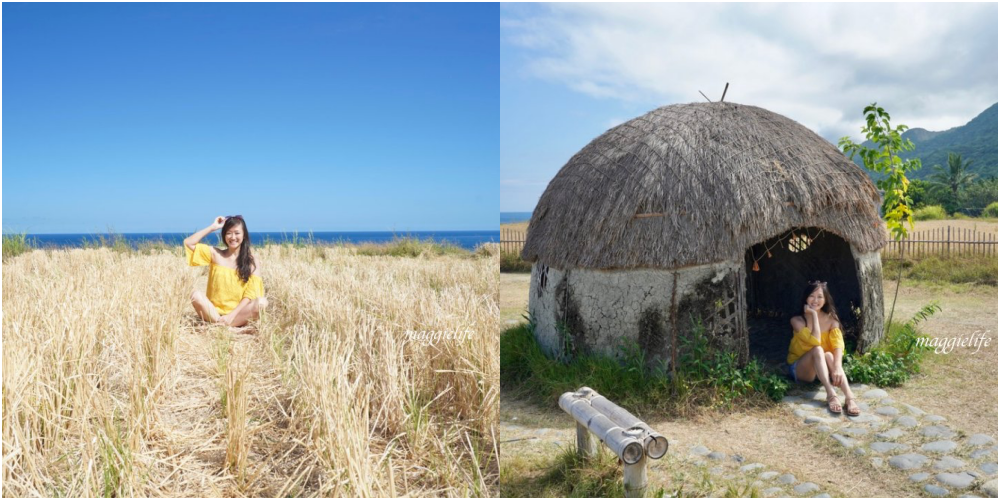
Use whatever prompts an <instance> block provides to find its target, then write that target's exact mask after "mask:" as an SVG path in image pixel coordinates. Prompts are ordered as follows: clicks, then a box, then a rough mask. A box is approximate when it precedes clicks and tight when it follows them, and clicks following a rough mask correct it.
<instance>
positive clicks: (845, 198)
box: [521, 103, 886, 269]
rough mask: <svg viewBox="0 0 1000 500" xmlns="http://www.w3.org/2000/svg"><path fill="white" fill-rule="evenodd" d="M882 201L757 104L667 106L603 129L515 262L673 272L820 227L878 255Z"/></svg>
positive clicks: (565, 176) (557, 186)
mask: <svg viewBox="0 0 1000 500" xmlns="http://www.w3.org/2000/svg"><path fill="white" fill-rule="evenodd" d="M879 201H880V200H879V194H878V191H877V190H876V189H875V186H874V185H873V184H872V182H871V181H870V180H869V179H868V177H867V176H866V175H865V173H864V172H863V171H862V170H861V169H860V168H858V167H857V166H856V165H855V164H854V163H852V162H851V161H850V160H848V159H847V158H846V157H845V156H844V154H843V153H841V152H840V151H839V150H838V149H837V148H836V147H835V146H834V145H833V144H830V143H829V142H827V141H826V140H824V139H823V138H822V137H820V136H819V135H817V134H816V133H814V132H812V131H811V130H809V129H808V128H806V127H804V126H802V125H801V124H799V123H797V122H795V121H793V120H791V119H788V118H786V117H784V116H781V115H779V114H777V113H773V112H770V111H767V110H765V109H761V108H758V107H754V106H745V105H741V104H734V103H697V104H678V105H672V106H665V107H662V108H659V109H656V110H653V111H651V112H649V113H647V114H645V115H643V116H640V117H638V118H635V119H633V120H630V121H628V122H626V123H623V124H621V125H619V126H617V127H614V128H612V129H611V130H608V131H607V132H605V133H604V134H602V135H601V136H600V137H598V138H597V139H594V140H593V141H591V143H590V144H588V145H587V146H586V147H585V148H583V150H581V151H580V152H579V153H577V154H576V155H575V156H573V158H571V159H570V160H569V162H568V163H567V164H566V165H565V166H564V167H563V168H562V170H560V171H559V173H558V174H557V175H556V176H555V178H554V179H553V180H552V182H550V183H549V186H548V188H547V189H546V190H545V193H544V194H543V195H542V197H541V199H540V200H539V202H538V206H537V207H536V208H535V212H534V214H532V217H531V224H530V226H529V228H528V236H527V241H526V243H525V246H524V250H523V251H522V254H521V255H522V257H523V258H524V259H525V260H528V261H536V260H538V261H541V262H544V263H545V264H548V265H551V266H555V267H559V268H563V269H568V268H593V269H616V268H667V269H672V268H678V267H683V266H689V265H696V264H705V263H710V262H720V261H731V260H739V259H742V258H743V253H744V252H745V251H746V249H747V248H748V247H750V246H751V245H753V244H754V243H758V242H761V241H764V240H766V239H768V238H770V237H772V236H775V235H777V234H781V233H783V232H786V231H788V230H789V229H792V228H795V227H806V226H808V227H819V228H823V229H825V230H827V231H830V232H832V233H834V234H837V235H838V236H840V237H842V238H843V239H845V240H847V241H848V242H850V243H851V244H852V245H854V247H855V248H857V249H858V250H860V251H861V252H869V251H874V250H877V249H879V248H881V247H882V246H883V245H884V244H885V241H886V231H885V224H884V223H883V222H882V221H881V219H880V217H879V214H878V204H879Z"/></svg>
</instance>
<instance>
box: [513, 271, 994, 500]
mask: <svg viewBox="0 0 1000 500" xmlns="http://www.w3.org/2000/svg"><path fill="white" fill-rule="evenodd" d="M500 283H501V284H500V290H501V296H500V304H501V317H502V321H503V323H505V326H506V324H507V323H509V322H512V321H514V322H516V321H517V319H518V318H519V317H520V315H521V314H524V313H525V312H526V308H527V287H528V283H529V278H528V276H527V275H522V274H506V273H504V274H501V278H500ZM894 287H895V284H894V283H893V282H890V281H886V282H885V283H884V290H885V294H886V297H888V298H889V299H887V303H886V307H887V308H888V306H889V303H890V302H891V294H892V293H893V292H894V291H895V288H894ZM931 300H938V301H939V302H940V304H941V306H942V308H943V310H942V311H941V312H939V313H937V314H935V315H934V316H932V317H931V318H930V319H928V320H927V321H926V322H925V323H923V324H922V328H921V329H922V330H923V331H924V332H926V333H928V334H930V335H932V336H934V337H940V338H950V337H957V336H966V337H968V336H970V335H973V334H976V333H977V332H982V333H984V334H985V335H986V337H987V338H989V339H990V344H989V346H988V347H984V348H981V349H980V350H979V351H978V352H975V348H974V347H966V348H960V349H956V350H955V351H953V352H951V353H949V354H931V355H929V357H928V360H927V361H926V362H925V364H924V369H923V372H922V373H921V374H919V375H917V376H915V377H914V378H912V379H911V380H910V381H908V382H907V383H906V384H905V385H904V386H903V387H900V388H896V389H894V390H893V391H892V394H893V396H894V397H896V398H898V399H899V400H901V401H905V402H907V403H909V404H913V405H916V406H919V407H921V408H923V409H924V410H925V411H928V412H931V413H934V414H938V415H941V416H944V417H945V418H947V419H948V421H949V422H954V423H956V424H955V425H958V426H959V428H962V429H966V430H967V431H968V432H969V433H973V432H985V433H988V434H990V435H992V436H994V437H996V422H997V419H998V413H997V403H998V401H997V392H996V386H995V385H994V381H995V380H997V376H998V374H997V361H998V360H997V340H998V339H997V330H996V325H997V288H996V287H994V286H982V285H970V284H965V285H957V284H940V283H933V282H920V283H912V282H906V281H904V283H903V287H902V288H901V289H900V293H899V301H898V303H897V306H896V313H895V314H896V315H897V317H899V316H901V317H903V318H908V317H910V316H911V315H912V314H913V313H915V312H916V311H917V310H918V309H919V308H920V307H921V306H923V305H925V304H927V303H928V302H930V301H931ZM645 418H647V422H648V423H650V425H652V426H653V428H655V429H658V430H660V431H661V432H664V433H665V434H667V435H668V438H669V439H670V441H671V447H672V449H681V450H683V449H686V448H685V447H686V446H690V445H692V444H695V443H699V444H703V445H705V446H707V447H709V448H710V449H724V450H727V451H728V452H731V453H736V454H740V455H741V456H743V457H744V458H746V460H747V461H748V462H751V461H761V462H764V463H767V464H769V465H770V466H773V467H775V468H776V469H780V470H782V471H783V472H791V473H793V474H795V475H796V476H797V477H799V478H800V480H806V479H808V480H810V481H814V482H816V483H817V484H819V485H820V486H821V487H822V488H823V489H824V490H825V491H828V492H830V493H831V494H834V495H844V496H890V497H898V496H922V495H923V494H924V493H923V490H921V489H919V487H918V486H915V485H914V484H913V483H910V482H909V481H908V480H906V476H905V475H901V474H892V473H888V472H885V470H884V469H877V468H873V467H871V466H870V464H869V463H868V461H867V460H868V459H867V457H857V456H854V455H852V454H849V453H846V452H845V451H843V449H841V448H839V446H838V445H836V444H835V442H834V441H833V440H831V439H829V438H828V437H827V436H825V435H822V434H820V433H817V432H814V431H813V429H811V428H808V427H806V426H802V425H800V422H799V421H797V419H796V418H795V417H794V416H792V415H791V414H790V413H789V412H788V411H785V410H782V409H781V408H779V407H776V406H770V407H768V406H763V407H755V408H746V407H738V408H737V409H736V410H734V411H720V410H709V411H703V412H696V413H693V414H692V416H688V417H684V418H670V419H667V418H656V417H655V416H647V417H645ZM500 421H501V426H500V427H501V449H502V451H503V454H502V456H501V463H502V468H501V490H500V491H501V493H502V494H504V495H505V496H522V495H523V496H546V495H556V496H561V495H569V494H579V493H583V494H587V493H590V494H599V493H600V492H601V491H603V490H600V489H595V488H598V486H593V484H592V483H593V481H589V480H587V478H590V479H593V478H594V477H600V476H601V474H602V473H605V472H608V470H609V468H613V469H614V470H615V472H617V475H609V476H608V477H614V478H616V480H618V479H617V478H620V472H618V470H619V467H618V466H617V464H612V465H600V464H599V465H597V466H587V467H585V468H584V469H583V470H578V471H576V472H575V473H574V474H575V475H573V476H570V479H572V480H573V481H575V482H574V483H570V484H567V483H566V482H565V480H564V479H561V478H565V477H566V474H565V473H558V471H559V470H560V469H561V468H562V469H565V466H564V465H565V463H566V458H565V457H564V456H563V455H562V454H561V453H562V451H563V450H564V449H569V448H572V446H573V435H574V434H573V433H574V431H573V426H572V425H571V420H570V419H569V418H568V417H567V416H566V415H565V414H564V413H563V412H561V411H560V410H558V409H557V408H555V407H554V405H539V404H537V403H533V402H531V400H530V398H524V397H519V396H517V395H516V394H512V393H506V392H505V393H503V395H502V396H501V415H500ZM681 455H683V453H681ZM834 462H835V463H836V466H828V467H824V466H823V465H822V464H831V463H834ZM663 465H664V467H662V468H659V469H651V471H650V494H653V493H656V492H657V490H658V489H659V488H664V491H665V492H667V493H671V492H675V491H676V490H677V489H681V490H682V493H684V494H685V495H686V496H703V495H712V496H725V495H730V494H736V495H738V496H749V495H754V494H759V493H760V492H759V491H756V492H755V491H753V489H752V488H753V485H752V483H746V482H740V478H739V475H738V474H737V475H736V477H735V478H732V479H726V477H727V475H719V476H713V475H711V474H708V473H707V471H706V470H705V469H704V468H703V467H699V466H696V465H693V464H689V463H686V462H672V463H669V464H663ZM578 468H579V467H578ZM602 471H603V472H602ZM588 481H589V482H588ZM574 484H581V485H588V484H589V485H591V486H588V488H590V489H589V490H586V491H582V492H581V491H574V489H573V488H574ZM607 486H608V485H607V484H605V485H603V486H600V488H607Z"/></svg>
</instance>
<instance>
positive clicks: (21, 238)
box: [3, 233, 34, 262]
mask: <svg viewBox="0 0 1000 500" xmlns="http://www.w3.org/2000/svg"><path fill="white" fill-rule="evenodd" d="M33 248H34V245H33V244H32V242H31V240H29V239H28V235H27V233H18V234H4V235H3V261H4V262H7V259H9V258H13V257H17V256H18V255H21V254H22V253H25V252H30V251H31V250H32V249H33Z"/></svg>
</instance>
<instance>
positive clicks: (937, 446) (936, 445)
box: [920, 439, 958, 453]
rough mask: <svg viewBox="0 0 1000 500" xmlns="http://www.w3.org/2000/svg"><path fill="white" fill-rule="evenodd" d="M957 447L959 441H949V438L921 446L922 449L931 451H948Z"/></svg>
mask: <svg viewBox="0 0 1000 500" xmlns="http://www.w3.org/2000/svg"><path fill="white" fill-rule="evenodd" d="M955 448H958V443H956V442H954V441H949V440H947V439H943V440H941V441H934V442H931V443H927V444H925V445H923V446H921V447H920V449H921V450H924V451H929V452H932V453H948V452H949V451H951V450H954V449H955Z"/></svg>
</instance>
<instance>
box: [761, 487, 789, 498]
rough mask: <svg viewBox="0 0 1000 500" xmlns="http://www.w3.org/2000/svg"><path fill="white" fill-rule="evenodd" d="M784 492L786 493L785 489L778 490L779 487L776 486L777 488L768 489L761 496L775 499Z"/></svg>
mask: <svg viewBox="0 0 1000 500" xmlns="http://www.w3.org/2000/svg"><path fill="white" fill-rule="evenodd" d="M783 491H784V490H783V489H781V488H778V487H777V486H775V487H771V488H768V489H766V490H764V491H762V492H760V494H761V495H764V496H766V497H773V496H774V495H777V494H779V493H782V492H783Z"/></svg>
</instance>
